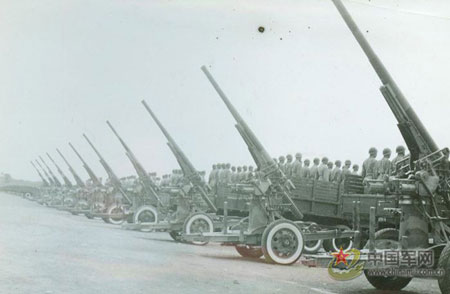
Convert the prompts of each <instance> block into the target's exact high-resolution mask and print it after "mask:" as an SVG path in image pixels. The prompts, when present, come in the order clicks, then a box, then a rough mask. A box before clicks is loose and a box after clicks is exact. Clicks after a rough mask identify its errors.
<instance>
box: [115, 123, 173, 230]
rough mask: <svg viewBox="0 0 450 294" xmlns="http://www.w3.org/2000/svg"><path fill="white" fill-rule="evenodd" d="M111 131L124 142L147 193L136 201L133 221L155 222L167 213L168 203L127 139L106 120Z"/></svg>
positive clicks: (137, 222)
mask: <svg viewBox="0 0 450 294" xmlns="http://www.w3.org/2000/svg"><path fill="white" fill-rule="evenodd" d="M106 123H107V124H108V126H109V127H110V129H111V131H112V132H113V133H114V135H115V136H116V137H117V139H118V140H119V142H120V143H121V144H122V146H123V148H124V149H125V151H126V152H125V154H126V156H127V157H128V159H129V160H130V161H131V164H132V165H133V167H134V169H135V170H136V173H137V175H138V177H139V180H140V182H141V184H142V187H143V189H144V192H145V194H146V197H145V198H147V199H143V200H142V201H140V203H135V204H134V205H133V206H134V211H135V212H134V216H133V223H134V224H141V223H143V224H145V223H155V222H157V221H158V218H159V217H160V216H159V214H160V213H161V212H163V214H164V213H165V206H166V204H165V203H163V201H162V199H161V197H160V195H159V194H158V192H157V191H158V187H157V185H156V184H155V183H154V181H153V179H152V178H151V177H150V175H149V173H147V171H146V170H145V168H144V166H143V165H142V164H141V163H140V162H139V160H138V159H137V157H136V156H135V155H134V153H133V152H132V151H131V149H130V147H128V145H127V144H126V143H125V141H124V140H123V139H122V138H121V137H120V136H119V134H118V133H117V131H116V129H115V128H114V127H113V126H112V124H111V123H110V122H109V121H106Z"/></svg>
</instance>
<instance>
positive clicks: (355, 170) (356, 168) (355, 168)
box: [352, 164, 359, 175]
mask: <svg viewBox="0 0 450 294" xmlns="http://www.w3.org/2000/svg"><path fill="white" fill-rule="evenodd" d="M352 175H359V165H357V164H354V165H353V167H352Z"/></svg>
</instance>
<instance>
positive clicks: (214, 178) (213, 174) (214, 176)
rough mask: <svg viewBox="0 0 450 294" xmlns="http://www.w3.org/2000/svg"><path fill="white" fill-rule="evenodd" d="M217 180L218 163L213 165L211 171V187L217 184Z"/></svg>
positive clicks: (209, 180)
mask: <svg viewBox="0 0 450 294" xmlns="http://www.w3.org/2000/svg"><path fill="white" fill-rule="evenodd" d="M216 182H217V165H216V164H213V165H212V170H211V172H210V173H209V178H208V184H209V185H210V186H211V187H214V186H215V185H216Z"/></svg>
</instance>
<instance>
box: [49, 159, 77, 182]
mask: <svg viewBox="0 0 450 294" xmlns="http://www.w3.org/2000/svg"><path fill="white" fill-rule="evenodd" d="M47 156H48V158H49V159H50V161H51V162H53V164H54V165H55V167H56V170H57V171H58V173H59V175H60V176H61V177H62V178H63V181H64V184H65V185H66V186H67V187H69V188H71V187H72V182H71V181H70V180H69V178H68V177H66V175H65V174H64V172H63V171H62V169H61V168H60V167H59V165H58V164H57V163H56V162H55V161H54V160H53V158H52V157H51V156H50V154H48V153H47Z"/></svg>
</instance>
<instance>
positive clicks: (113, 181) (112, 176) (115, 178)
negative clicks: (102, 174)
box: [83, 134, 132, 204]
mask: <svg viewBox="0 0 450 294" xmlns="http://www.w3.org/2000/svg"><path fill="white" fill-rule="evenodd" d="M83 137H84V138H85V139H86V141H87V142H88V144H89V145H90V146H91V147H92V149H93V150H94V152H95V153H96V154H97V156H98V157H99V159H100V163H101V165H102V166H103V168H104V169H105V171H106V173H107V174H108V177H109V179H110V181H111V184H112V185H113V187H114V188H115V189H116V190H117V191H118V192H119V193H120V194H122V196H123V197H124V198H125V200H126V201H127V202H128V203H129V204H131V203H132V201H131V198H130V197H129V196H128V195H127V193H126V192H125V190H124V189H123V188H122V184H121V183H120V179H119V177H118V176H117V175H116V173H115V172H114V171H113V170H112V168H111V166H110V165H109V164H108V163H107V162H106V161H105V159H104V158H103V156H102V155H101V154H100V152H98V150H97V148H95V146H94V144H92V142H91V141H90V140H89V138H88V137H87V136H86V134H83Z"/></svg>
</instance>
